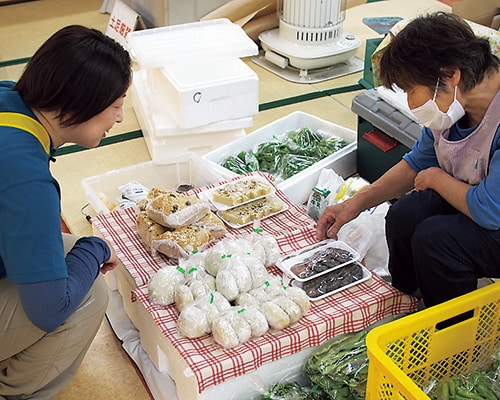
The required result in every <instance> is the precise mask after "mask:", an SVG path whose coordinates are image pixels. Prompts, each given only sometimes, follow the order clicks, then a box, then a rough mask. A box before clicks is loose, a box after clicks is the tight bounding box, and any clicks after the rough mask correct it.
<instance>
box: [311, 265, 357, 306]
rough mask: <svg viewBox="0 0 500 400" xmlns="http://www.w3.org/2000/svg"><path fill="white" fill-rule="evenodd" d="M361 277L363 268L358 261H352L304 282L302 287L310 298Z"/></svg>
mask: <svg viewBox="0 0 500 400" xmlns="http://www.w3.org/2000/svg"><path fill="white" fill-rule="evenodd" d="M362 278H363V268H362V267H361V265H360V264H359V263H352V264H348V265H346V266H345V267H341V268H338V269H336V270H334V271H332V272H329V273H327V274H325V275H321V276H318V277H317V278H314V279H311V280H309V281H307V282H304V283H303V284H302V289H303V290H304V291H305V292H306V294H307V295H308V296H309V297H310V298H315V297H320V296H323V295H324V294H327V293H330V292H333V291H334V290H337V289H340V288H342V287H344V286H347V285H350V284H351V283H354V282H357V281H359V280H361V279H362Z"/></svg>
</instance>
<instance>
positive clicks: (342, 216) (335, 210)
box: [316, 200, 359, 240]
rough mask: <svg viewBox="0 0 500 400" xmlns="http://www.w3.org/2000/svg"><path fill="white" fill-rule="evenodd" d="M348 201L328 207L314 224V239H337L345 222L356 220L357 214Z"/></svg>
mask: <svg viewBox="0 0 500 400" xmlns="http://www.w3.org/2000/svg"><path fill="white" fill-rule="evenodd" d="M349 204H350V202H349V200H346V201H344V202H343V203H340V204H335V205H332V206H328V207H327V208H326V209H325V211H324V212H323V214H322V215H321V217H320V218H319V220H318V223H317V224H316V239H318V240H325V239H327V238H330V239H337V233H338V232H339V230H340V228H341V227H342V226H343V225H344V224H346V223H347V222H349V221H351V220H353V219H354V218H356V217H357V216H358V214H359V212H356V211H354V210H353V209H352V208H351V207H350V206H349Z"/></svg>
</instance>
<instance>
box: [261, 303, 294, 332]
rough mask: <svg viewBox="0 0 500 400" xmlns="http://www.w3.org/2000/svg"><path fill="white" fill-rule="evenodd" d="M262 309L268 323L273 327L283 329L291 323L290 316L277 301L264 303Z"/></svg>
mask: <svg viewBox="0 0 500 400" xmlns="http://www.w3.org/2000/svg"><path fill="white" fill-rule="evenodd" d="M260 309H261V311H262V312H263V313H264V315H265V317H266V320H267V323H268V324H269V326H270V327H271V328H273V329H278V330H283V329H285V328H286V327H288V326H289V325H290V317H289V316H288V314H287V313H286V312H285V311H284V310H283V309H282V308H281V307H280V306H279V305H277V304H276V303H272V302H267V303H263V304H262V305H261V308H260Z"/></svg>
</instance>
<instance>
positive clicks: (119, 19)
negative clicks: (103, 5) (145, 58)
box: [106, 0, 144, 48]
mask: <svg viewBox="0 0 500 400" xmlns="http://www.w3.org/2000/svg"><path fill="white" fill-rule="evenodd" d="M143 28H144V24H143V23H142V20H141V16H140V15H139V14H138V13H137V12H135V11H134V10H133V9H132V8H130V7H129V6H127V5H126V4H124V3H123V2H121V1H120V0H115V3H114V5H113V10H112V11H111V15H110V17H109V21H108V25H107V26H106V35H107V36H109V37H111V38H113V39H115V40H116V41H117V42H118V43H120V44H121V45H122V46H123V47H124V48H127V40H126V39H127V35H128V34H129V33H130V32H132V31H134V30H136V29H143Z"/></svg>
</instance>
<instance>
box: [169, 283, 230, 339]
mask: <svg viewBox="0 0 500 400" xmlns="http://www.w3.org/2000/svg"><path fill="white" fill-rule="evenodd" d="M230 308H231V304H229V302H228V301H227V300H226V299H225V298H224V297H223V296H222V295H221V294H220V293H217V292H213V293H207V294H205V295H203V296H201V297H198V298H197V299H196V300H194V301H193V302H192V303H191V304H188V305H187V306H186V307H184V309H183V310H182V311H181V313H180V314H179V318H178V320H177V327H178V329H179V333H180V334H182V335H183V336H186V337H188V338H191V339H193V338H197V337H201V336H203V335H205V334H208V333H210V332H211V331H212V325H213V321H214V320H216V319H217V318H218V317H219V316H220V315H221V313H223V312H224V311H225V310H229V309H230Z"/></svg>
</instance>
